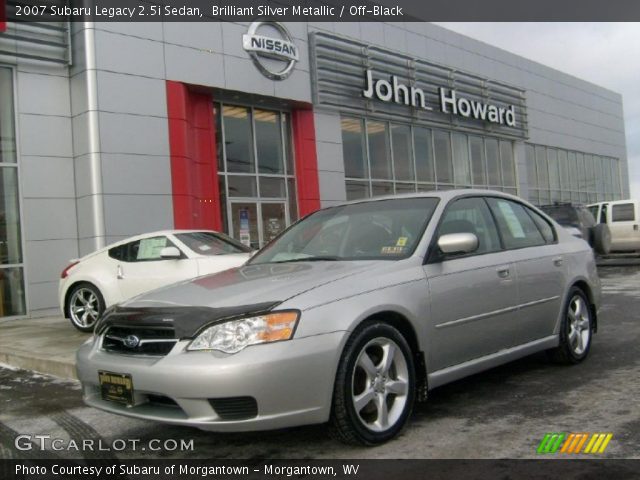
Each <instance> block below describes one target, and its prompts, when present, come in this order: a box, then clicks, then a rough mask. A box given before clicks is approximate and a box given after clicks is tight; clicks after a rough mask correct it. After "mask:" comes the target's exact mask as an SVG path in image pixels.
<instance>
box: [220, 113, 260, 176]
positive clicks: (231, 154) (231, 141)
mask: <svg viewBox="0 0 640 480" xmlns="http://www.w3.org/2000/svg"><path fill="white" fill-rule="evenodd" d="M222 117H223V122H224V127H223V128H224V145H225V154H226V163H227V171H229V172H234V173H236V172H237V173H253V172H255V162H254V158H253V134H252V128H251V112H250V110H249V109H248V108H246V107H237V106H232V105H225V106H223V107H222Z"/></svg>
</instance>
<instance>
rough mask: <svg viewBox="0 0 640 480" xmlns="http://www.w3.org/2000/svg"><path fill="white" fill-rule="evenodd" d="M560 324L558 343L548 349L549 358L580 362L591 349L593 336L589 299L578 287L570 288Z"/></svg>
mask: <svg viewBox="0 0 640 480" xmlns="http://www.w3.org/2000/svg"><path fill="white" fill-rule="evenodd" d="M564 308H565V310H564V316H563V318H562V322H561V324H560V345H558V346H557V347H556V348H554V349H552V350H549V351H548V354H549V357H550V358H551V360H553V361H554V362H556V363H562V364H565V365H573V364H576V363H580V362H582V361H583V360H584V359H585V358H587V355H589V350H590V349H591V339H592V337H593V326H594V321H593V311H592V310H591V307H590V305H589V299H588V298H587V296H586V295H585V294H584V292H583V291H582V290H581V289H580V288H578V287H573V288H571V290H570V292H569V295H568V296H567V302H566V304H565V307H564Z"/></svg>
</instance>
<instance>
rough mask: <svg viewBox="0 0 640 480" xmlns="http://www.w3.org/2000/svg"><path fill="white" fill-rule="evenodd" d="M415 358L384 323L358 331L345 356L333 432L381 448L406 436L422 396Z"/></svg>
mask: <svg viewBox="0 0 640 480" xmlns="http://www.w3.org/2000/svg"><path fill="white" fill-rule="evenodd" d="M415 378H416V373H415V366H414V362H413V355H412V353H411V348H410V347H409V344H408V343H407V341H406V340H405V338H404V337H403V336H402V334H401V333H400V332H399V331H398V330H396V329H395V328H394V327H392V326H391V325H388V324H386V323H383V322H375V323H368V324H365V325H363V326H362V327H359V328H358V329H357V330H355V331H354V332H353V333H352V335H351V337H349V340H348V341H347V344H346V346H345V348H344V351H343V353H342V358H341V359H340V364H339V366H338V372H337V374H336V382H335V387H334V393H333V404H332V409H331V419H330V424H329V427H330V431H331V433H332V435H333V436H334V437H336V438H338V439H339V440H341V441H343V442H345V443H350V444H361V445H377V444H380V443H384V442H386V441H388V440H390V439H392V438H393V437H395V436H396V435H398V434H399V433H400V431H401V430H402V429H403V428H404V426H405V425H406V423H407V420H408V419H409V416H410V415H411V411H412V410H413V404H414V402H415V395H416V386H415V385H416V381H415Z"/></svg>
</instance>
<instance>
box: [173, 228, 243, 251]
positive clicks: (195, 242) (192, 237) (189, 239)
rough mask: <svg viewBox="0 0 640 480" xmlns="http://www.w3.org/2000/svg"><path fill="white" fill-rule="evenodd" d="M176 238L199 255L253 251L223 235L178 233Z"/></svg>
mask: <svg viewBox="0 0 640 480" xmlns="http://www.w3.org/2000/svg"><path fill="white" fill-rule="evenodd" d="M176 237H177V238H178V240H180V241H181V242H182V243H184V244H185V245H186V246H187V247H189V248H190V249H191V250H193V251H194V252H195V253H197V254H199V255H207V256H213V255H225V254H228V253H245V252H250V251H251V249H250V248H249V247H246V246H244V245H243V244H241V243H240V242H237V241H236V240H234V239H233V238H231V237H227V236H226V235H224V234H222V233H214V232H186V233H177V234H176Z"/></svg>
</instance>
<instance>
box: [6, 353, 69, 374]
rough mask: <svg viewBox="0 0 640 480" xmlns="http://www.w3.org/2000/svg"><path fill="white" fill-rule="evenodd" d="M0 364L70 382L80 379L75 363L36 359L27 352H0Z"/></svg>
mask: <svg viewBox="0 0 640 480" xmlns="http://www.w3.org/2000/svg"><path fill="white" fill-rule="evenodd" d="M0 363H4V364H6V365H9V366H12V367H16V368H22V369H24V370H31V371H34V372H38V373H44V374H47V375H53V376H55V377H61V378H65V379H69V380H77V379H78V376H77V374H76V365H75V363H74V362H65V361H59V360H51V359H50V358H41V357H36V356H34V355H33V354H29V353H26V352H18V351H0Z"/></svg>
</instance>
